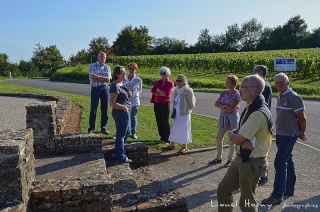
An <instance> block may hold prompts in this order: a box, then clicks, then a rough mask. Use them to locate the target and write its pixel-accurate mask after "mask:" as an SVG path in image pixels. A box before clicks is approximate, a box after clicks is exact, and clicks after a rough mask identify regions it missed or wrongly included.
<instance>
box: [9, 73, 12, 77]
mask: <svg viewBox="0 0 320 212" xmlns="http://www.w3.org/2000/svg"><path fill="white" fill-rule="evenodd" d="M9 77H10V79H12V75H11V71H10V72H9Z"/></svg>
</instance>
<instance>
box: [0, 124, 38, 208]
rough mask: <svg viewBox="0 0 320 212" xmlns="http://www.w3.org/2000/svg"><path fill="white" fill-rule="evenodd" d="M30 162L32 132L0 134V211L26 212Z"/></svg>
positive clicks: (31, 173)
mask: <svg viewBox="0 0 320 212" xmlns="http://www.w3.org/2000/svg"><path fill="white" fill-rule="evenodd" d="M34 160H35V159H34V155H33V134H32V129H26V130H21V131H15V130H5V131H1V132H0V170H1V171H0V210H1V208H8V209H7V211H26V208H27V205H28V201H29V190H30V188H31V184H32V181H33V180H34V178H35V165H34Z"/></svg>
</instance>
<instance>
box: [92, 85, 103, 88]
mask: <svg viewBox="0 0 320 212" xmlns="http://www.w3.org/2000/svg"><path fill="white" fill-rule="evenodd" d="M91 87H93V88H104V87H106V85H91Z"/></svg>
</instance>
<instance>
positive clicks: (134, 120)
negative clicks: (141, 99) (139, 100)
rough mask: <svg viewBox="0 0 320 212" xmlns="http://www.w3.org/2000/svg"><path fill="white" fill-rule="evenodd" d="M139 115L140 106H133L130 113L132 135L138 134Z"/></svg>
mask: <svg viewBox="0 0 320 212" xmlns="http://www.w3.org/2000/svg"><path fill="white" fill-rule="evenodd" d="M137 113H138V106H132V107H131V112H130V121H131V135H134V134H136V133H137Z"/></svg>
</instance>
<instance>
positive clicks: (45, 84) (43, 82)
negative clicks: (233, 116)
mask: <svg viewBox="0 0 320 212" xmlns="http://www.w3.org/2000/svg"><path fill="white" fill-rule="evenodd" d="M5 82H6V83H11V84H18V85H24V86H30V87H34V88H42V89H47V90H55V91H62V92H68V93H74V94H80V95H86V96H89V95H90V86H89V85H87V84H79V83H64V82H52V81H49V80H48V79H26V80H5ZM150 96H151V94H150V90H149V89H143V92H142V93H141V104H143V105H151V103H150V102H149V100H150ZM195 96H196V99H197V104H196V107H195V109H194V113H197V114H202V115H206V116H212V117H219V112H220V111H219V109H217V108H215V107H214V106H213V102H214V101H215V100H216V99H217V98H218V94H217V93H204V92H195ZM304 103H305V106H306V116H307V120H308V126H307V132H306V134H307V138H308V141H307V142H306V145H310V146H312V147H315V148H317V149H320V142H319V136H318V131H319V129H320V124H319V120H320V113H319V110H318V107H320V102H319V101H310V100H305V101H304ZM244 105H245V104H244V103H243V102H241V103H240V110H241V111H242V109H243V108H244ZM272 105H273V106H275V105H276V98H273V99H272ZM271 112H272V115H273V117H276V113H275V107H272V108H271Z"/></svg>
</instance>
